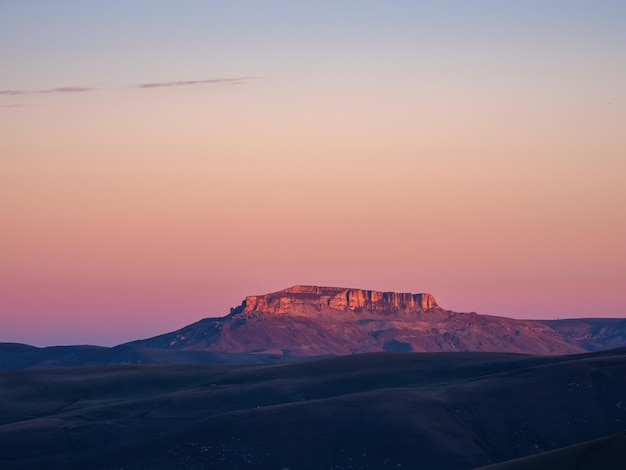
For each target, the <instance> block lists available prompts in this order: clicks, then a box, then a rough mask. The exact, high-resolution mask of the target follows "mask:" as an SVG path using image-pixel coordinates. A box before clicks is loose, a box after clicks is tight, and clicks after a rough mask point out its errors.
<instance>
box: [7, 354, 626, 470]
mask: <svg viewBox="0 0 626 470" xmlns="http://www.w3.org/2000/svg"><path fill="white" fill-rule="evenodd" d="M624 390H626V349H620V350H611V351H604V352H600V353H589V354H584V355H568V356H526V355H519V354H502V353H475V352H469V353H467V352H466V353H458V352H457V353H422V354H414V353H369V354H359V355H351V356H342V357H334V358H327V359H322V360H315V361H305V362H290V363H283V364H271V365H245V366H243V365H181V364H176V365H171V364H170V365H167V364H166V365H163V364H135V365H106V366H89V367H66V368H55V369H38V370H22V371H0V468H2V469H3V470H17V469H20V470H30V469H41V468H63V469H69V470H72V469H84V468H89V469H95V470H113V469H120V468H129V469H135V470H144V469H154V470H160V469H172V468H181V469H207V470H210V469H230V468H233V469H241V470H246V469H286V468H290V469H294V470H295V469H299V470H309V469H310V470H313V469H331V468H332V469H335V470H339V469H343V470H347V469H377V470H386V469H395V470H398V469H409V468H419V469H422V470H440V469H446V470H469V469H471V468H475V467H480V466H484V465H489V464H496V463H498V462H505V461H508V460H511V459H519V458H521V457H525V456H531V455H536V456H537V457H536V458H534V459H533V460H531V461H530V465H526V466H520V465H523V462H522V464H520V463H519V461H518V462H511V463H510V465H508V464H507V465H505V464H501V465H502V466H498V467H494V468H498V469H502V470H504V469H509V468H510V469H514V468H519V469H522V468H524V469H530V468H550V469H551V470H560V469H571V468H581V469H587V468H602V469H605V470H617V469H622V468H624V466H623V464H624V459H625V458H626V451H625V447H624V446H623V444H622V445H619V444H620V442H621V443H623V438H622V439H621V440H620V439H618V440H617V441H616V440H615V439H613V438H612V437H609V436H615V435H618V433H623V432H624V431H625V430H626V403H625V400H626V398H625V397H624ZM598 439H599V441H598ZM592 440H596V441H593V442H591V444H589V441H592ZM583 442H586V443H587V444H582V445H580V446H578V447H570V446H575V445H576V444H579V443H583ZM603 443H607V444H609V445H611V443H615V444H614V445H613V447H612V448H608V447H606V446H605V447H606V448H602V449H600V451H601V452H600V454H598V452H596V450H597V449H598V447H602V446H603ZM556 449H561V451H556V452H557V453H556V455H555V454H552V453H550V451H554V450H556ZM586 449H591V451H593V452H596V454H591V453H590V452H587V451H586ZM543 452H548V453H546V454H542V453H543ZM594 455H595V457H594ZM561 457H562V459H561ZM596 457H597V460H596V461H595V462H596V463H598V464H601V465H600V466H595V467H594V466H591V467H590V466H585V465H584V464H585V462H589V461H592V462H593V460H592V459H593V458H596ZM590 459H591V460H590ZM538 461H540V462H541V461H543V462H545V463H546V465H544V466H543V467H542V466H532V464H533V463H537V462H538ZM548 464H549V465H548Z"/></svg>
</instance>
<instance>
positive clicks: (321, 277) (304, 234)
mask: <svg viewBox="0 0 626 470" xmlns="http://www.w3.org/2000/svg"><path fill="white" fill-rule="evenodd" d="M18 3H19V2H18ZM60 3H61V4H62V5H65V6H66V7H67V8H69V6H70V5H71V6H72V7H76V8H78V9H79V13H80V14H81V15H83V16H84V17H85V19H86V21H87V20H88V22H87V24H90V23H89V21H92V22H94V23H93V25H92V26H93V28H91V29H89V28H86V29H85V30H82V29H81V30H80V31H79V30H76V31H73V30H70V32H68V33H67V34H68V35H70V36H71V37H74V39H75V40H76V41H75V42H73V43H71V44H73V45H72V46H71V47H68V48H67V50H66V51H65V52H62V53H61V52H59V53H58V54H60V55H58V56H54V55H53V56H52V57H44V56H41V55H39V52H37V51H38V49H37V48H36V47H35V46H36V45H37V44H38V43H37V38H38V36H36V35H35V36H28V35H27V34H26V33H27V32H28V31H29V28H31V27H33V28H34V27H35V26H36V24H35V25H31V23H29V22H28V21H27V20H29V19H30V20H32V18H30V17H29V15H33V14H35V13H33V12H35V11H36V9H35V10H29V11H26V10H24V11H22V10H21V9H20V7H19V6H17V3H16V4H15V5H12V6H11V7H5V8H7V9H8V10H9V11H8V13H7V15H4V18H5V19H4V20H0V30H3V28H2V22H3V21H4V22H6V21H12V23H11V25H12V26H11V28H9V29H6V28H5V29H4V33H1V34H4V35H5V36H6V38H5V37H4V36H2V37H0V39H2V40H1V41H0V43H2V44H7V43H8V41H9V40H11V41H13V42H11V44H13V47H14V48H16V49H15V50H18V51H21V53H22V54H23V57H25V58H27V59H28V60H23V61H19V60H18V59H17V58H16V57H17V56H16V55H15V51H12V52H11V51H9V50H8V49H3V48H0V59H3V58H4V59H6V60H5V61H4V63H12V64H14V65H15V67H13V68H12V69H11V72H10V73H9V74H8V75H7V76H6V77H4V78H0V91H2V90H4V91H5V93H3V94H0V195H1V196H2V197H1V198H0V215H1V218H2V229H1V230H0V341H16V342H26V343H30V344H35V345H50V344H67V343H95V344H109V345H110V344H117V343H121V342H123V341H129V340H132V339H138V338H142V337H148V336H151V335H156V334H159V333H163V332H166V331H170V330H173V329H177V328H180V327H182V326H185V325H186V324H189V323H191V322H193V321H196V320H199V319H200V318H203V317H207V316H222V315H224V314H227V313H228V309H229V308H230V307H232V306H236V305H237V304H239V303H240V302H241V300H243V298H244V297H245V296H246V295H253V294H262V293H266V292H272V291H276V290H279V289H282V288H285V287H289V286H291V285H294V284H317V285H336V286H344V287H358V288H367V289H375V290H385V291H402V292H414V293H417V292H430V293H432V294H434V295H435V296H436V298H437V299H438V301H439V303H440V305H442V306H443V307H445V308H449V309H453V310H457V311H477V312H479V313H489V314H499V315H504V316H513V317H518V318H557V317H561V318H565V317H578V316H624V315H626V299H625V298H624V292H625V291H626V250H625V249H624V240H626V190H625V189H624V187H625V186H624V183H623V179H624V175H626V158H625V155H626V133H625V132H624V129H623V123H624V122H626V88H625V86H624V83H626V69H625V67H624V65H623V58H621V62H620V61H616V60H615V59H616V57H617V56H618V54H617V51H619V50H620V49H619V48H617V46H616V44H618V43H619V44H622V45H623V42H620V41H618V39H619V38H621V36H619V35H622V36H623V31H621V30H620V29H619V28H618V27H617V26H618V24H619V22H618V21H617V20H614V19H611V18H613V16H615V15H614V14H613V13H615V12H612V11H610V8H609V7H608V6H605V10H606V11H602V12H601V13H602V15H604V16H602V15H600V13H598V12H597V11H595V13H596V14H597V15H600V16H598V17H594V16H593V15H591V16H590V15H586V13H588V12H585V11H579V12H578V13H579V14H578V13H575V12H574V13H568V14H569V15H570V16H567V15H566V16H567V18H566V20H567V21H569V23H568V22H564V23H563V24H561V23H558V22H559V21H561V19H559V18H561V17H560V16H559V15H557V14H556V12H551V13H550V12H548V13H547V14H548V16H547V17H546V18H547V19H546V18H544V19H545V21H547V23H546V24H545V25H542V24H534V23H533V27H535V28H537V29H536V31H535V33H536V36H535V37H534V39H528V38H526V36H524V35H523V34H522V32H523V31H524V27H525V26H529V25H531V23H532V21H534V20H532V19H531V18H533V17H532V15H530V16H528V17H524V16H523V15H522V16H520V15H519V13H520V12H515V11H511V12H507V11H506V10H505V9H498V10H497V11H496V12H495V13H494V15H499V16H498V18H499V21H501V22H502V23H503V24H509V26H510V27H513V26H517V27H519V28H520V29H519V31H518V33H515V31H516V30H513V32H512V33H510V35H508V34H509V33H508V32H507V33H505V32H504V30H503V29H502V24H500V23H498V22H497V21H494V22H493V23H489V21H490V20H487V19H484V18H483V17H482V16H480V15H479V12H474V13H475V15H476V16H471V17H468V18H470V19H469V20H468V21H469V22H468V23H462V24H461V23H459V24H456V27H458V28H460V30H459V31H464V33H465V36H464V35H462V34H460V33H459V31H456V33H455V34H456V35H455V34H453V33H450V35H449V36H447V37H446V38H444V39H442V38H441V37H438V36H437V34H439V33H438V32H437V31H438V30H437V28H435V26H436V24H437V21H439V22H441V24H447V23H446V19H447V16H446V15H447V14H448V13H446V12H444V11H438V10H437V8H435V7H433V9H432V11H430V13H428V14H430V15H433V16H432V18H431V19H432V21H434V22H435V26H433V27H432V30H421V31H422V33H421V34H422V36H420V34H418V33H417V32H415V31H414V30H413V29H411V24H410V22H408V23H406V18H404V19H402V15H399V13H402V12H401V11H397V10H394V11H391V10H389V11H386V10H385V11H382V12H378V13H376V12H372V13H371V16H367V15H368V13H367V11H365V12H359V15H362V16H359V17H358V18H357V19H359V21H361V22H362V24H360V23H358V24H354V23H350V25H351V26H350V28H353V30H352V34H353V35H355V36H343V34H348V33H346V32H342V28H341V25H342V24H343V23H342V21H344V20H345V21H347V18H348V16H349V15H350V14H352V13H354V11H353V12H349V11H335V10H333V8H339V7H333V6H332V5H331V4H329V5H326V6H324V7H320V11H319V12H317V13H316V14H313V13H315V12H311V11H308V12H306V15H308V16H307V17H309V16H310V15H313V16H312V19H311V21H313V22H316V21H317V22H318V23H319V24H320V25H321V24H322V23H324V22H327V21H330V20H329V19H328V18H329V17H327V16H324V15H326V14H328V13H330V12H332V13H333V14H334V15H335V16H334V17H333V18H335V19H336V23H335V22H329V23H324V24H325V25H326V26H327V27H328V28H329V29H328V30H327V33H328V36H325V38H326V39H327V40H328V41H327V42H324V41H322V42H320V41H316V40H315V37H313V36H311V37H310V38H309V37H308V36H306V31H303V32H299V31H297V28H295V29H293V30H292V29H286V28H287V27H286V26H284V24H283V23H280V26H277V25H275V26H276V27H277V28H279V30H278V32H276V30H275V29H272V28H271V27H270V26H268V30H267V31H266V33H265V35H264V36H261V37H262V38H264V39H263V40H262V41H261V43H259V42H258V41H257V39H256V37H255V38H252V37H249V38H248V37H247V36H246V35H245V34H247V33H242V32H241V31H244V30H245V31H248V30H247V29H246V28H244V25H243V23H241V22H242V21H244V20H242V19H240V18H239V17H237V15H236V14H235V12H234V11H233V12H229V11H226V10H224V11H222V14H224V15H226V16H225V18H226V19H225V20H224V21H226V22H227V23H228V24H231V25H232V26H233V27H235V26H237V27H241V28H242V29H241V31H239V30H237V31H239V32H240V33H241V34H242V35H243V36H241V37H239V39H240V40H241V41H242V42H241V43H238V42H237V41H235V36H234V35H235V31H234V30H230V29H228V28H225V29H223V30H219V31H217V32H211V33H209V32H206V31H205V29H200V26H199V25H198V29H197V31H196V33H197V34H198V35H200V34H214V35H216V37H213V38H207V42H206V44H209V45H210V46H209V45H206V46H205V45H204V44H205V43H204V42H202V41H199V42H197V43H196V42H194V41H195V40H198V38H199V37H200V36H198V37H196V36H193V35H192V34H191V33H190V32H188V31H187V29H185V30H181V34H182V39H180V38H179V39H178V40H180V41H183V42H182V43H180V44H173V45H171V47H170V48H169V49H168V47H167V46H166V45H165V44H161V46H163V47H162V48H161V49H158V51H159V54H157V53H156V51H157V45H154V46H150V45H147V44H144V43H141V40H140V39H132V38H135V36H132V35H131V30H130V29H128V31H126V30H125V29H124V28H123V27H122V28H121V32H120V34H121V35H122V36H123V37H125V38H126V39H127V40H128V41H129V43H128V45H127V46H125V47H122V44H121V43H120V44H111V45H108V46H100V44H101V43H100V42H98V41H97V39H98V34H100V33H99V29H98V27H99V26H101V27H102V34H103V38H104V37H106V35H104V34H105V33H104V32H106V31H108V30H107V29H106V28H104V26H102V25H100V24H99V23H98V21H105V20H106V18H107V17H106V15H105V16H104V18H105V20H99V19H97V18H95V17H94V18H91V17H90V16H89V14H90V12H89V10H88V9H87V8H86V7H84V6H83V7H79V6H78V5H79V3H76V2H69V1H64V2H60ZM113 3H114V4H115V2H113ZM165 4H167V2H164V3H163V5H165ZM163 5H161V7H159V8H161V10H163V8H164V7H163ZM370 6H371V5H370ZM118 7H120V8H121V6H118ZM103 8H104V7H103ZM107 8H108V7H107ZM111 8H112V10H111V11H110V12H109V13H114V12H115V8H114V7H111ZM198 8H200V7H198ZM372 8H374V7H372ZM377 8H382V7H377ZM407 8H408V7H407ZM516 8H521V7H516ZM577 8H578V9H581V8H582V7H580V6H579V7H577ZM615 8H618V7H615ZM618 9H619V8H618ZM157 10H158V8H157ZM287 10H288V11H287V12H286V13H285V14H288V15H293V20H294V21H296V23H297V19H298V18H299V16H298V15H300V12H297V11H295V10H289V9H287ZM383 10H384V9H383ZM583 10H584V9H583ZM529 12H530V13H532V9H531V10H529V11H526V13H529ZM5 13H6V12H5ZM57 13H58V12H57ZM619 13H620V14H621V10H619ZM58 14H61V13H58ZM154 14H155V15H156V13H154ZM230 14H232V16H229V15H230ZM468 14H469V13H468ZM94 15H95V14H94ZM316 15H317V16H316ZM342 15H344V16H342ZM346 15H348V16H346ZM379 15H387V16H386V17H385V18H387V19H388V20H389V25H391V26H389V25H387V26H389V27H390V28H391V29H392V30H393V31H395V32H397V36H394V35H390V34H387V33H385V31H386V30H385V28H387V26H384V27H383V26H381V25H378V23H376V22H375V21H377V18H379ZM550 15H553V16H550ZM2 16H3V15H2V12H0V17H2ZM95 16H97V15H95ZM357 16H358V15H357ZM7 18H8V19H7ZM111 18H113V16H111ZM111 18H109V20H108V21H114V20H113V19H111ZM238 18H239V19H238ZM416 18H417V17H416ZM38 21H40V22H42V24H45V25H47V27H48V28H49V29H50V28H52V29H53V31H48V33H50V34H51V36H48V37H47V39H45V38H44V37H43V36H41V37H39V41H40V43H41V44H43V43H44V42H45V40H48V41H52V43H53V44H56V43H57V42H58V45H59V47H60V46H61V45H62V44H63V45H64V46H68V44H70V43H69V42H67V41H69V39H68V37H66V36H63V35H62V34H61V32H60V31H61V29H60V28H61V27H60V26H59V27H58V28H59V30H54V27H53V26H52V23H50V24H48V23H46V20H45V18H43V17H41V18H40V19H39V20H38ZM50 21H52V19H51V20H50ZM59 21H61V20H60V19H59ZM160 21H161V23H158V22H157V23H158V24H161V25H169V26H170V27H171V28H172V30H171V31H170V34H171V35H172V36H168V37H170V38H172V37H174V35H173V34H174V31H175V30H176V28H179V27H180V26H177V25H176V24H175V23H176V21H175V19H171V18H169V17H167V15H165V11H164V16H163V17H162V18H160ZM266 21H268V22H270V23H271V22H272V21H275V20H272V19H269V18H268V19H266ZM416 21H417V20H416ZM420 21H421V20H420ZM472 21H476V22H477V23H473V22H472ZM481 21H487V23H486V24H483V23H480V22H481ZM525 21H526V22H530V23H524V22H525ZM594 21H595V22H598V24H601V25H603V28H600V29H598V28H597V25H596V23H594ZM613 21H614V22H615V23H613ZM16 22H17V26H15V24H16ZM229 22H230V23H229ZM368 22H369V23H368ZM507 22H508V23H507ZM405 23H406V24H405ZM368 25H369V27H367V26H368ZM372 25H374V26H375V25H378V26H377V27H379V28H380V31H378V30H377V29H376V27H374V26H372ZM555 25H556V26H555ZM425 27H426V26H425ZM553 27H555V28H556V29H554V28H553ZM7 28H8V26H7ZM20 28H21V29H20ZM129 28H130V26H129ZM191 28H192V30H193V25H192V26H191ZM280 28H285V29H284V30H282V29H280ZM333 28H336V29H333ZM361 28H362V29H361ZM372 28H373V29H372ZM402 28H404V29H402ZM485 28H486V29H485ZM490 28H491V29H490ZM542 28H544V29H542ZM208 29H210V28H208ZM504 29H505V30H507V31H508V29H506V28H504ZM7 31H8V32H7ZM183 31H184V33H183ZM194 31H195V30H194ZM377 31H378V33H380V35H379V36H377V35H376V33H377ZM620 31H621V32H620ZM551 32H552V33H551ZM383 33H385V34H383ZM457 33H458V34H457ZM33 34H34V33H33ZM41 34H43V32H42V33H41ZM64 34H65V33H64ZM124 34H127V36H124ZM146 34H148V32H147V33H146ZM250 34H252V33H250ZM311 34H313V33H312V32H311ZM372 34H373V36H372ZM483 34H486V35H487V37H483V36H481V35H483ZM551 34H553V35H551ZM581 34H582V35H583V37H585V38H588V41H587V42H584V41H583V42H580V41H579V39H580V35H581ZM11 35H12V36H11ZM598 35H599V36H598ZM618 36H619V37H618ZM176 37H177V38H178V36H176ZM348 37H349V38H350V39H349V40H348ZM241 38H243V39H241ZM292 38H293V40H294V41H295V43H294V42H293V41H291V39H292ZM329 38H334V40H335V42H333V41H331V40H330V39H329ZM376 38H378V39H376ZM498 38H499V39H501V41H496V40H494V39H498ZM576 38H578V39H576ZM79 39H84V41H87V42H88V43H90V44H91V45H92V46H93V47H96V48H98V47H102V48H103V49H102V50H99V53H100V57H101V59H102V60H103V61H104V64H105V65H108V66H109V67H110V68H109V69H106V71H107V73H101V72H102V71H103V70H104V69H102V67H103V65H102V63H99V62H96V61H93V62H90V61H91V59H90V57H92V52H93V51H91V50H90V49H88V48H87V47H86V46H85V50H83V49H82V47H83V46H82V45H81V44H82V43H81V42H80V41H79ZM209 39H211V40H209ZM218 39H219V40H222V43H224V41H225V42H226V43H228V44H232V47H233V50H232V51H231V53H230V55H227V54H225V53H224V52H223V51H220V50H218V49H217V48H215V47H216V46H214V44H215V42H212V40H218ZM540 39H541V41H539V40H540ZM118 40H120V41H121V39H119V38H118V39H115V41H118ZM568 40H571V41H570V42H568ZM55 41H56V42H55ZM90 41H91V42H90ZM229 41H230V42H229ZM576 41H579V42H576ZM594 41H595V42H594ZM539 42H540V43H541V44H539ZM201 44H202V45H201ZM294 44H295V45H294ZM296 45H297V48H296ZM205 47H206V48H208V49H205ZM247 47H249V48H252V49H249V48H247ZM254 47H257V48H258V50H256V49H254ZM194 48H196V49H194ZM292 48H295V49H292ZM142 51H145V52H146V54H142V53H141V52H142ZM364 51H367V53H365V52H364ZM305 52H306V54H308V55H307V56H306V57H305V56H303V54H304V53H305ZM263 53H264V54H265V55H263ZM205 56H206V57H210V58H211V60H208V59H206V57H205ZM259 57H265V58H266V59H267V60H266V61H265V62H261V61H260V59H259ZM53 58H55V59H56V60H57V63H52V62H51V60H52V59H53ZM81 58H82V59H84V61H81V60H80V59H81ZM7 61H10V62H7ZM248 77H250V78H248ZM251 77H254V78H251ZM239 78H244V80H241V81H238V79H239ZM223 79H226V80H225V81H224V80H223ZM231 79H233V80H234V82H233V80H231ZM173 82H198V83H186V84H181V83H178V84H176V83H174V84H173V85H171V86H164V87H152V88H143V89H142V88H140V87H137V85H140V84H142V83H163V84H172V83H173ZM69 88H80V89H85V91H83V92H76V91H74V92H71V93H70V92H69V91H67V89H69ZM54 90H56V91H54ZM64 90H65V91H64Z"/></svg>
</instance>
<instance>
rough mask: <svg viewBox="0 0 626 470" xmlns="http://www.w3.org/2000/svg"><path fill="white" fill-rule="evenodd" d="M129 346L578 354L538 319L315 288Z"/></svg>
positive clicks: (426, 297) (304, 352) (419, 297)
mask: <svg viewBox="0 0 626 470" xmlns="http://www.w3.org/2000/svg"><path fill="white" fill-rule="evenodd" d="M137 343H140V344H144V345H146V346H150V347H158V348H168V349H180V350H202V351H211V352H220V353H223V352H225V353H245V354H271V355H274V354H276V355H280V356H281V357H283V358H290V357H302V356H323V355H344V354H357V353H364V352H374V351H416V352H436V351H498V352H512V353H527V354H572V353H581V352H584V351H585V349H584V348H583V347H581V346H580V345H578V344H571V343H569V342H567V341H566V340H565V339H564V338H563V336H562V335H560V334H559V333H558V332H557V331H555V329H553V328H551V327H550V326H549V325H547V324H545V323H542V322H539V321H531V320H515V319H511V318H504V317H496V316H490V315H479V314H477V313H473V312H472V313H459V312H453V311H451V310H445V309H443V308H442V307H440V306H439V305H438V304H437V302H436V300H435V298H434V297H433V296H432V295H430V294H425V293H422V294H408V293H395V292H379V291H371V290H362V289H348V288H339V287H317V286H294V287H290V288H288V289H284V290H281V291H278V292H274V293H271V294H265V295H256V296H249V297H246V299H245V300H244V301H243V302H242V304H241V305H239V306H238V307H236V308H233V309H231V312H230V315H227V316H225V317H222V318H206V319H204V320H201V321H199V322H197V323H194V324H192V325H189V326H187V327H185V328H182V329H181V330H178V331H175V332H172V333H168V334H165V335H161V336H158V337H155V338H150V339H147V340H143V341H140V342H137Z"/></svg>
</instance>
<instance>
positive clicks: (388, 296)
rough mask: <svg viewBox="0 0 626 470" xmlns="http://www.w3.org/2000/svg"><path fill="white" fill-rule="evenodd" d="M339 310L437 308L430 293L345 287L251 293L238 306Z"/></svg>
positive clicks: (274, 310)
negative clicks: (256, 294)
mask: <svg viewBox="0 0 626 470" xmlns="http://www.w3.org/2000/svg"><path fill="white" fill-rule="evenodd" d="M311 307H312V308H313V309H317V310H318V311H322V310H323V309H326V310H328V309H329V308H330V309H333V310H340V311H352V312H361V311H363V310H366V311H368V312H369V313H380V314H387V315H389V314H393V313H405V314H408V313H420V312H423V311H425V310H428V309H433V308H438V305H437V302H436V301H435V297H433V296H432V295H431V294H409V293H397V292H379V291H373V290H362V289H347V288H342V287H317V286H294V287H290V288H288V289H284V290H281V291H278V292H274V293H272V294H266V295H258V296H248V297H246V300H244V302H243V304H242V305H241V306H240V307H239V309H240V310H241V311H242V312H243V313H251V312H263V313H271V314H275V315H284V314H288V313H290V314H294V313H295V314H298V313H303V311H305V310H309V309H311Z"/></svg>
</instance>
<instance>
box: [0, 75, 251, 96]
mask: <svg viewBox="0 0 626 470" xmlns="http://www.w3.org/2000/svg"><path fill="white" fill-rule="evenodd" d="M255 78H256V77H238V78H211V79H208V80H179V81H172V82H155V83H138V84H136V85H131V88H140V89H145V88H161V87H180V86H194V85H220V84H222V85H236V84H239V83H243V82H245V81H248V80H254V79H255ZM101 89H102V88H91V87H83V86H64V87H58V88H48V89H42V90H24V89H22V90H17V89H13V90H0V95H11V96H15V95H37V94H51V93H85V92H89V91H97V90H101Z"/></svg>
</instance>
